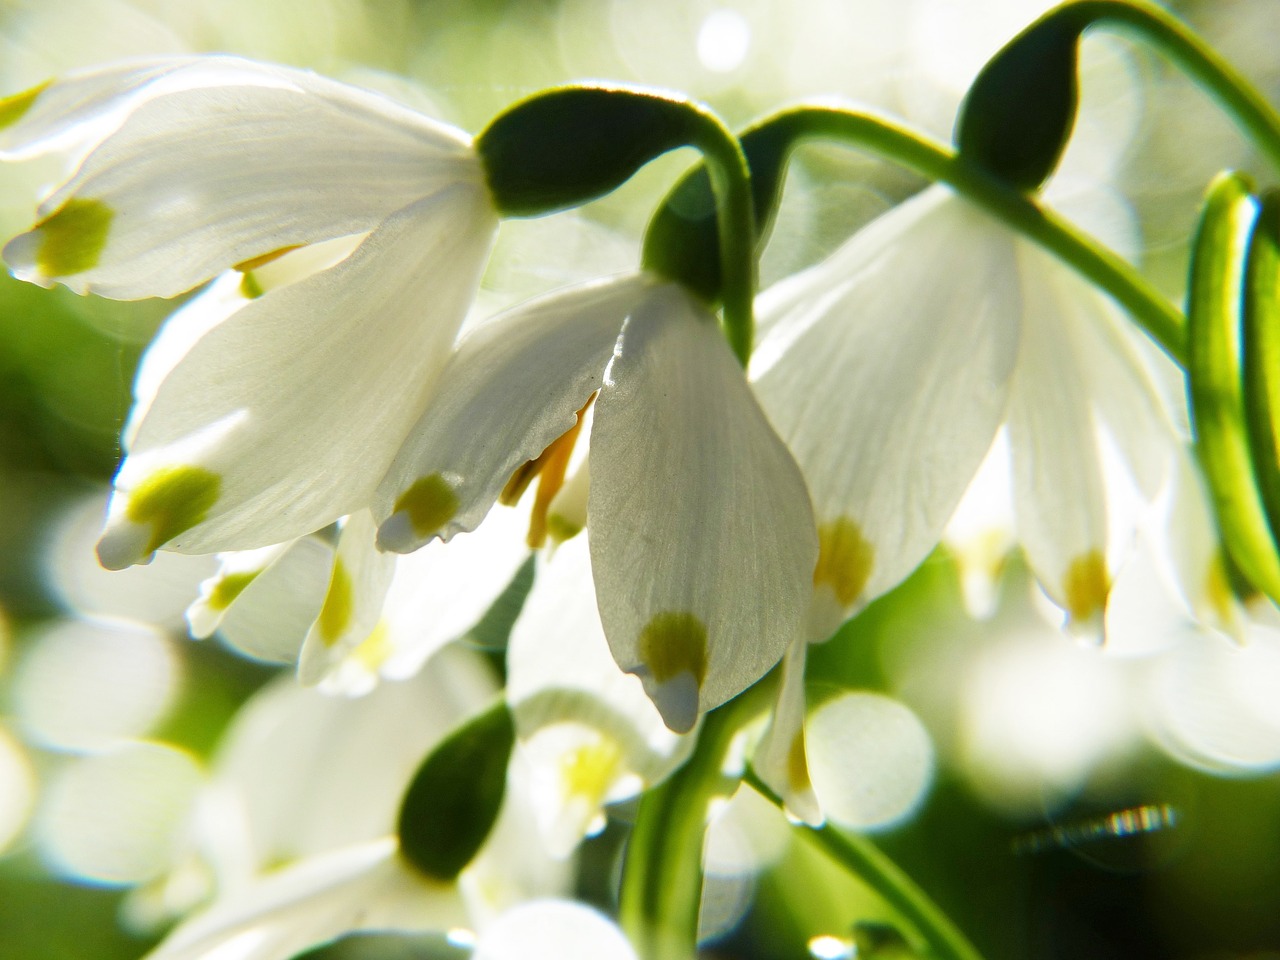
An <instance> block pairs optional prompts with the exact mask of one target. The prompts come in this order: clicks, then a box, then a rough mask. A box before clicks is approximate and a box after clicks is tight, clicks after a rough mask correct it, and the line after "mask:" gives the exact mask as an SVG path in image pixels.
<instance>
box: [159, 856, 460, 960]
mask: <svg viewBox="0 0 1280 960" xmlns="http://www.w3.org/2000/svg"><path fill="white" fill-rule="evenodd" d="M465 919H466V914H465V911H464V910H463V909H462V904H461V902H460V900H459V898H458V896H457V893H456V891H455V890H454V889H453V888H452V887H448V886H443V885H439V884H433V883H430V882H429V881H427V880H425V879H424V878H422V877H420V876H418V875H417V874H416V873H414V871H413V870H412V869H411V868H410V867H408V866H407V865H406V864H405V863H403V862H402V861H401V860H400V857H399V853H398V850H397V848H396V844H395V841H394V840H392V839H386V840H379V841H375V842H373V843H369V844H365V845H362V846H358V847H348V848H346V849H343V850H339V851H336V852H334V853H332V854H329V855H327V856H323V857H317V858H314V859H310V860H304V861H301V862H299V863H296V864H294V865H293V866H291V867H288V868H286V869H284V870H281V871H279V872H278V873H274V874H271V875H269V876H267V877H265V878H264V879H262V880H261V881H259V882H257V883H255V884H253V885H252V886H249V887H246V888H245V889H243V890H241V891H240V892H238V893H237V894H236V895H235V896H233V897H228V898H226V899H224V900H220V901H216V902H215V903H214V905H213V906H212V907H211V908H209V909H208V910H206V911H205V912H203V913H201V914H198V915H197V916H195V917H193V918H192V919H191V920H188V921H187V922H186V923H184V924H182V925H181V926H179V927H178V928H177V929H176V930H174V931H173V933H171V934H170V935H169V937H168V938H167V939H166V940H165V941H164V942H163V943H162V944H160V946H159V947H157V948H156V949H155V950H154V951H152V952H151V953H149V954H147V960H205V958H209V957H214V956H218V957H222V956H226V957H234V958H235V960H288V958H290V957H293V956H295V955H297V954H298V953H300V952H301V951H303V950H306V949H307V948H309V947H314V946H317V945H319V944H323V943H327V942H329V941H330V940H333V939H336V938H337V937H340V936H341V935H343V934H344V933H349V932H352V931H355V930H368V929H377V930H406V931H423V930H444V929H448V928H450V927H452V926H454V925H457V924H459V923H463V922H465Z"/></svg>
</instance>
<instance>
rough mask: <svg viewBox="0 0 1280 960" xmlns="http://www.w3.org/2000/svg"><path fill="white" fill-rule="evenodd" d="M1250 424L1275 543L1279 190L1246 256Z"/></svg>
mask: <svg viewBox="0 0 1280 960" xmlns="http://www.w3.org/2000/svg"><path fill="white" fill-rule="evenodd" d="M1243 339H1244V342H1243V344H1242V346H1241V353H1242V356H1243V360H1242V363H1243V366H1244V409H1245V422H1246V424H1247V426H1248V431H1249V450H1250V453H1251V454H1252V455H1253V473H1254V477H1255V479H1256V480H1257V484H1258V493H1259V495H1260V496H1261V498H1262V503H1263V507H1264V509H1265V510H1266V515H1267V522H1268V524H1269V525H1270V528H1271V536H1272V538H1273V540H1274V542H1275V543H1280V458H1278V456H1277V450H1278V449H1280V433H1278V431H1280V192H1277V191H1274V190H1273V191H1270V192H1269V193H1267V194H1266V196H1264V197H1263V199H1262V209H1261V211H1260V212H1259V213H1258V219H1257V221H1256V224H1255V226H1254V230H1253V235H1252V237H1251V238H1250V240H1249V251H1248V254H1247V257H1246V260H1245V285H1244V333H1243Z"/></svg>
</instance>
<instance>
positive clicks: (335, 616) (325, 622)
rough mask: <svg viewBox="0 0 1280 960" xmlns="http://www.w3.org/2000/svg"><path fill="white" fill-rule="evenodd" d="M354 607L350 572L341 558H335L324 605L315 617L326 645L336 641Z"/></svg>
mask: <svg viewBox="0 0 1280 960" xmlns="http://www.w3.org/2000/svg"><path fill="white" fill-rule="evenodd" d="M354 609H355V603H354V602H353V591H352V589H351V574H349V573H348V572H347V568H346V566H345V565H344V564H343V562H342V561H341V560H335V561H333V573H332V574H330V575H329V589H328V591H327V592H326V593H325V595H324V605H323V606H322V607H321V608H320V616H318V617H317V618H316V629H317V631H318V632H319V634H320V641H321V642H322V643H323V644H324V645H325V646H326V647H332V646H333V645H334V644H335V643H337V642H338V638H339V637H341V636H342V634H343V632H344V631H345V630H346V629H347V626H348V625H349V624H350V623H351V614H352V612H353V611H354Z"/></svg>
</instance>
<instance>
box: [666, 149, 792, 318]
mask: <svg viewBox="0 0 1280 960" xmlns="http://www.w3.org/2000/svg"><path fill="white" fill-rule="evenodd" d="M739 140H740V141H741V143H742V151H743V153H744V154H746V157H747V165H748V166H749V167H750V168H751V195H752V197H751V198H752V201H753V208H754V210H755V222H756V230H755V234H756V235H755V244H754V246H755V249H756V252H757V254H758V253H759V251H760V248H761V247H763V246H764V241H765V239H766V238H767V237H768V235H769V228H770V227H771V226H772V225H773V217H774V214H775V213H776V212H777V209H778V201H779V199H780V198H781V196H782V184H783V177H784V174H785V172H786V164H787V158H788V157H789V156H790V154H791V149H792V147H793V146H794V145H795V139H794V136H793V132H792V131H791V130H790V128H789V127H786V126H785V125H783V124H772V123H764V124H762V125H761V126H758V127H754V128H752V129H750V130H747V131H746V132H745V133H743V134H741V136H740V137H739ZM642 261H643V263H644V266H645V269H647V270H651V271H653V272H654V273H657V274H659V275H660V276H663V277H666V278H667V279H669V280H676V281H678V282H679V283H682V284H683V285H684V286H685V287H686V288H688V289H689V290H691V291H692V292H693V293H695V294H697V295H698V296H700V297H702V298H703V299H704V300H705V301H707V303H713V304H714V303H717V302H719V301H720V299H721V294H722V286H723V280H722V277H721V272H720V232H719V229H718V226H717V223H716V200H715V195H714V193H713V192H712V188H711V176H710V174H709V173H708V171H707V167H706V164H705V163H700V164H698V166H696V167H695V168H694V169H693V170H691V171H690V172H689V173H687V174H685V176H684V177H683V178H682V179H681V180H680V182H679V183H678V184H676V186H675V187H674V188H673V189H672V190H671V192H670V193H668V194H667V196H666V199H665V200H663V202H662V206H661V207H659V208H658V212H657V213H656V214H654V216H653V219H652V220H650V221H649V228H648V230H647V231H646V233H645V238H644V254H643V258H642Z"/></svg>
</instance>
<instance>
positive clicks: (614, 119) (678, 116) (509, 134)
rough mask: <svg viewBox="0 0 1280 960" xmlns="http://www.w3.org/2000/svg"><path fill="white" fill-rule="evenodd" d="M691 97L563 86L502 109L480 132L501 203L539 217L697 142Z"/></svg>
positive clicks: (511, 211) (697, 119) (698, 116)
mask: <svg viewBox="0 0 1280 960" xmlns="http://www.w3.org/2000/svg"><path fill="white" fill-rule="evenodd" d="M705 117H706V114H705V112H704V111H702V110H701V109H700V108H699V107H697V106H696V105H694V104H693V103H691V102H690V101H687V100H680V99H677V98H675V97H669V96H661V95H658V94H654V93H648V92H644V91H637V90H628V89H624V88H619V87H603V86H601V87H587V86H584V87H562V88H559V89H555V90H548V91H544V92H542V93H538V94H535V95H534V96H532V97H529V98H528V99H526V100H522V101H520V102H519V103H517V104H515V105H514V106H512V107H510V108H508V109H507V110H506V111H504V112H503V113H501V114H499V115H498V116H497V117H496V118H495V119H494V120H493V121H492V122H491V123H490V124H489V126H488V127H486V128H485V129H484V131H483V132H481V134H480V135H479V136H478V137H477V138H476V149H477V150H478V151H479V154H480V158H481V160H482V161H483V163H484V167H485V171H486V173H487V175H488V178H489V187H490V189H491V190H492V192H493V196H494V201H495V202H496V203H497V205H498V210H499V212H501V213H502V214H503V215H504V216H512V217H524V216H538V215H541V214H544V213H551V212H553V211H556V210H563V209H565V208H568V207H573V206H577V205H579V204H582V203H586V202H587V201H588V200H594V199H595V198H597V197H601V196H604V195H605V194H607V193H609V192H610V191H612V190H614V189H616V188H617V187H619V186H621V185H622V184H623V183H625V182H626V181H627V180H628V179H629V178H630V177H631V175H632V174H634V173H635V172H636V171H637V170H639V169H640V168H641V167H642V166H644V165H645V164H646V163H648V162H649V161H650V160H652V159H653V158H654V157H657V156H659V155H660V154H663V153H666V152H667V151H668V150H674V149H675V148H676V147H682V146H686V145H689V144H692V143H694V142H696V140H697V138H698V131H699V129H700V128H701V126H702V124H703V123H704V122H705Z"/></svg>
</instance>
